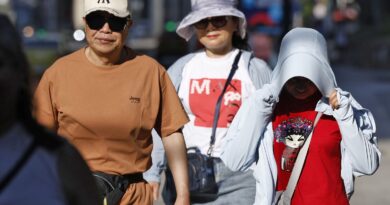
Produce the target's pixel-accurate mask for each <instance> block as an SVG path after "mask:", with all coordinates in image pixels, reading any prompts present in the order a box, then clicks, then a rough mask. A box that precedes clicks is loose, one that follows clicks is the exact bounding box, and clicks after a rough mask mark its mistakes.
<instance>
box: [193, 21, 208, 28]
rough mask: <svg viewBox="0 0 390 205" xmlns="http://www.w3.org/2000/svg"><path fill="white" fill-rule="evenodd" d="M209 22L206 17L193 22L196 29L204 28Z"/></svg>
mask: <svg viewBox="0 0 390 205" xmlns="http://www.w3.org/2000/svg"><path fill="white" fill-rule="evenodd" d="M208 24H209V20H208V19H202V20H200V21H198V22H196V23H195V24H194V26H195V28H197V29H205V28H206V27H207V25H208Z"/></svg>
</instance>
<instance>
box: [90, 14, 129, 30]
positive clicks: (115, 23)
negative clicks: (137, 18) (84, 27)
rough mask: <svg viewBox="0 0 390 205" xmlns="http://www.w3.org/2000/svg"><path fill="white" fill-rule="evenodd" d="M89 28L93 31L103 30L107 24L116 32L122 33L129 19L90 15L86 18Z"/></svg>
mask: <svg viewBox="0 0 390 205" xmlns="http://www.w3.org/2000/svg"><path fill="white" fill-rule="evenodd" d="M85 20H86V21H87V24H88V26H89V28H91V29H93V30H99V29H101V28H102V27H103V26H104V24H105V23H106V22H108V25H109V26H110V29H111V30H112V31H114V32H121V31H123V29H124V28H125V25H126V23H127V18H120V17H116V16H113V15H104V14H100V13H90V14H88V15H87V16H86V17H85Z"/></svg>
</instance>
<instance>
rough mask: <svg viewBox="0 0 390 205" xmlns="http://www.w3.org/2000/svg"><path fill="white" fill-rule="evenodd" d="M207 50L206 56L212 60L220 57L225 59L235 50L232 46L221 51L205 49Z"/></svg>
mask: <svg viewBox="0 0 390 205" xmlns="http://www.w3.org/2000/svg"><path fill="white" fill-rule="evenodd" d="M205 50H206V55H207V56H208V57H210V58H219V57H223V56H225V55H226V54H228V53H229V52H230V51H231V50H233V46H232V45H230V46H227V47H225V48H221V49H207V48H206V49H205Z"/></svg>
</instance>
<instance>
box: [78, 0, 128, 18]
mask: <svg viewBox="0 0 390 205" xmlns="http://www.w3.org/2000/svg"><path fill="white" fill-rule="evenodd" d="M94 11H107V12H108V13H110V14H113V15H114V16H117V17H121V18H123V17H127V16H130V11H129V7H128V1H127V0H84V16H86V15H88V14H89V13H91V12H94Z"/></svg>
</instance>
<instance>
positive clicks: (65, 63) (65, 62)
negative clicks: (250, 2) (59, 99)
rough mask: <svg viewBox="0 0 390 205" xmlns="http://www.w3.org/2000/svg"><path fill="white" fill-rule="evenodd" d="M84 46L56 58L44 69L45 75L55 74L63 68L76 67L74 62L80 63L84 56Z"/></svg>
mask: <svg viewBox="0 0 390 205" xmlns="http://www.w3.org/2000/svg"><path fill="white" fill-rule="evenodd" d="M83 55H84V48H81V49H79V50H77V51H74V52H73V53H70V54H67V55H65V56H62V57H60V58H58V59H57V60H56V61H54V63H53V64H52V65H51V66H50V67H49V68H47V69H46V70H45V72H44V73H45V75H46V76H51V77H53V75H55V74H56V73H58V72H63V71H64V70H69V69H70V68H77V66H74V64H80V63H82V62H83V60H82V58H84V56H83Z"/></svg>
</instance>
